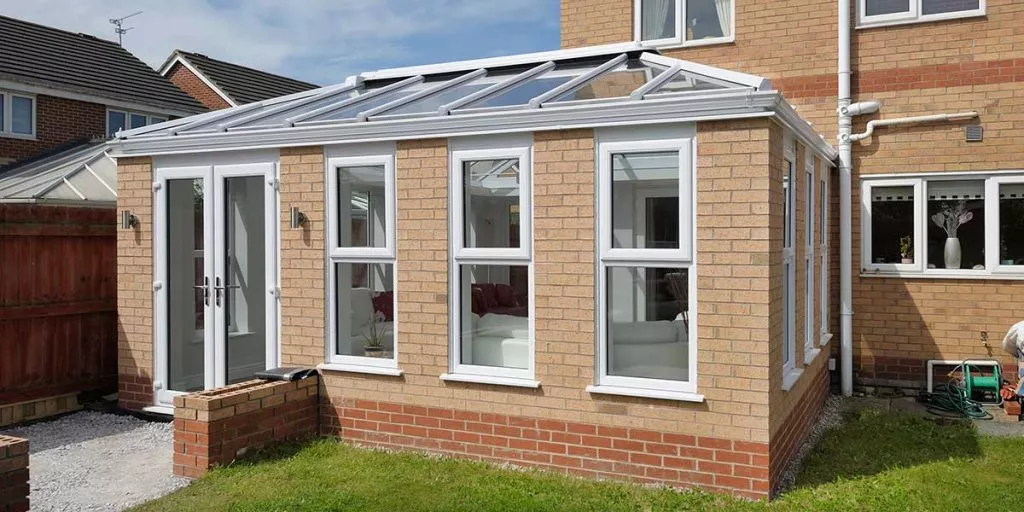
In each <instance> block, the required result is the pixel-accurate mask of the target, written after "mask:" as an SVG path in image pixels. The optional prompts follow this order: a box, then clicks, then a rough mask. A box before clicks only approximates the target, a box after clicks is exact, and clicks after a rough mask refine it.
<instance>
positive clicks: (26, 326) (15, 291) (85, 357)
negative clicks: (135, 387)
mask: <svg viewBox="0 0 1024 512" xmlns="http://www.w3.org/2000/svg"><path fill="white" fill-rule="evenodd" d="M116 216H117V215H116V210H114V209H112V208H104V209H99V208H74V207H65V206H41V205H32V204H0V404H5V403H14V402H21V401H27V400H35V399H38V398H44V397H49V396H54V395H59V394H65V393H72V392H77V391H90V390H97V391H108V390H109V391H110V392H112V391H114V390H116V383H117V304H116V302H117V239H116V233H115V231H114V230H115V228H116Z"/></svg>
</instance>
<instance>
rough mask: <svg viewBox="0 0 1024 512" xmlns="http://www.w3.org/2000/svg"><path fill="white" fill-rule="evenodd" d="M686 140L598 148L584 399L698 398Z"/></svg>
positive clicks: (691, 205)
mask: <svg viewBox="0 0 1024 512" xmlns="http://www.w3.org/2000/svg"><path fill="white" fill-rule="evenodd" d="M691 140H692V139H690V138H688V137H687V138H666V139H661V140H642V141H632V140H623V141H609V142H603V143H601V144H600V151H599V159H600V160H599V171H598V179H599V180H600V181H599V186H598V191H599V193H598V195H599V200H598V206H599V213H598V219H599V227H598V229H599V235H598V247H599V264H598V287H599V291H598V293H599V306H598V318H599V320H598V324H599V337H598V354H599V357H598V361H599V371H598V376H597V385H596V386H592V387H591V388H590V390H591V391H593V392H598V393H602V392H603V393H617V394H626V395H638V396H652V397H658V398H672V399H680V400H699V396H698V395H696V394H695V392H696V375H695V373H696V369H697V365H696V355H697V345H696V340H695V335H696V324H695V322H696V320H695V314H696V310H697V308H696V300H695V299H696V298H695V294H696V290H697V286H696V274H695V261H694V257H693V229H692V224H693V215H694V188H693V169H692V166H693V160H692V142H691Z"/></svg>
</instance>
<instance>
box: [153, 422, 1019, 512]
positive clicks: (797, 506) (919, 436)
mask: <svg viewBox="0 0 1024 512" xmlns="http://www.w3.org/2000/svg"><path fill="white" fill-rule="evenodd" d="M1022 476H1024V438H1015V439H1007V438H1002V439H996V438H985V437H980V436H978V435H977V434H976V433H975V431H974V429H973V428H971V427H970V426H947V427H940V426H937V425H935V424H934V423H931V422H929V421H926V420H922V419H920V418H916V417H913V416H908V415H904V414H898V413H883V412H878V411H874V410H863V411H858V412H853V413H849V414H848V417H847V419H846V422H845V423H844V425H843V426H842V427H840V428H837V429H834V430H831V431H829V432H828V433H826V434H825V436H824V437H823V439H822V441H821V442H820V443H819V445H818V446H817V447H816V448H815V450H814V451H813V452H812V453H811V455H810V456H809V457H808V459H807V461H806V464H805V465H804V468H803V471H802V472H801V473H800V475H799V477H798V478H797V484H796V486H795V488H794V489H792V490H790V491H789V492H788V493H786V494H784V495H783V496H782V497H781V498H780V499H778V500H776V501H774V502H772V503H771V504H765V503H751V502H746V501H742V500H737V499H734V498H730V497H726V496H720V495H712V494H707V493H701V492H675V491H672V490H667V489H654V488H647V487H642V486H638V485H631V484H624V483H611V482H594V481H589V480H581V479H575V478H568V477H563V476H560V475H554V474H548V473H541V472H536V471H510V470H506V469H501V468H498V467H495V466H492V465H487V464H481V463H476V462H470V461H461V460H449V459H438V458H431V457H427V456H423V455H417V454H412V453H397V454H396V453H384V452H377V451H369V450H363V449H358V448H353V447H351V446H347V445H344V444H341V443H338V442H335V441H329V440H321V441H316V442H312V443H309V444H306V445H302V446H295V447H291V448H287V449H282V450H279V451H278V452H277V453H273V454H266V455H265V456H264V457H263V459H261V460H257V461H250V462H243V463H236V464H235V465H233V466H231V467H227V468H221V469H217V470H215V471H212V472H211V473H210V474H209V475H207V476H206V477H204V478H202V479H200V480H198V481H196V482H195V483H193V484H192V485H191V486H189V487H187V488H185V489H182V490H180V491H178V492H176V493H174V494H171V495H169V496H166V497H164V498H162V499H159V500H156V501H153V502H150V503H148V504H145V505H143V506H141V507H138V508H137V509H135V510H136V511H138V512H157V511H181V510H186V511H189V512H200V511H206V510H211V511H212V510H216V511H237V512H243V511H253V512H255V511H259V512H266V511H278V510H280V511H328V510H346V511H348V510H351V511H395V510H401V511H420V510H422V511H434V510H451V511H456V510H458V511H473V512H478V511H491V510H508V511H522V510H530V511H534V510H536V511H541V510H551V511H570V510H600V511H616V510H643V511H648V510H650V511H653V510H741V511H743V510H801V511H808V510H858V511H859V510H897V511H911V510H913V511H919V510H943V511H945V510H1002V509H1006V508H1007V507H1011V508H1012V507H1013V505H1011V504H1014V503H1019V500H1020V488H1021V482H1022Z"/></svg>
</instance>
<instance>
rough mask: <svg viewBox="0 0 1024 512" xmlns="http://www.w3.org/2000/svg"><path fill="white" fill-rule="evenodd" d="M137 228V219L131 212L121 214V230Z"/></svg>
mask: <svg viewBox="0 0 1024 512" xmlns="http://www.w3.org/2000/svg"><path fill="white" fill-rule="evenodd" d="M137 227H139V218H138V217H136V216H135V215H134V214H133V213H132V212H131V210H124V211H123V212H121V229H134V228H137Z"/></svg>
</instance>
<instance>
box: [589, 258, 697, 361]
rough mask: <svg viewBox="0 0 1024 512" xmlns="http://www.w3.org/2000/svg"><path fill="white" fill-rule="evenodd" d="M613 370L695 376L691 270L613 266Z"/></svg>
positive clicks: (609, 279)
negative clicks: (690, 335)
mask: <svg viewBox="0 0 1024 512" xmlns="http://www.w3.org/2000/svg"><path fill="white" fill-rule="evenodd" d="M606 304H607V306H606V307H607V308H608V310H607V316H606V318H607V322H608V324H607V326H606V328H607V337H608V348H607V354H608V368H607V372H608V375H611V376H619V377H638V378H645V379H664V380H675V381H686V380H688V379H689V375H688V374H689V367H690V365H689V348H688V347H689V345H688V341H689V340H688V338H687V336H688V322H689V319H688V318H689V311H690V299H689V272H688V270H687V269H685V268H652V267H612V266H609V267H607V296H606Z"/></svg>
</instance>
